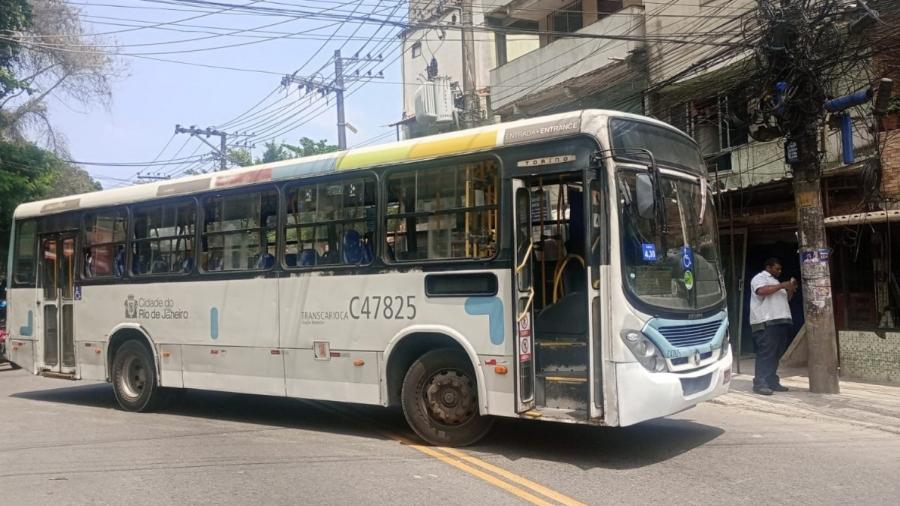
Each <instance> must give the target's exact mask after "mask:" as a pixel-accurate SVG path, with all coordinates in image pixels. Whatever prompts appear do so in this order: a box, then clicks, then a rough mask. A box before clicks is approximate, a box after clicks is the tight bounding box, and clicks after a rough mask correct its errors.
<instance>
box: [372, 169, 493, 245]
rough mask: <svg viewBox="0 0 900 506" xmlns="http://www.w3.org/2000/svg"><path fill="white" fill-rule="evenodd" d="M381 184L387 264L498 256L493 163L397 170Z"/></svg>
mask: <svg viewBox="0 0 900 506" xmlns="http://www.w3.org/2000/svg"><path fill="white" fill-rule="evenodd" d="M385 184H386V192H385V194H386V195H387V206H386V212H385V243H386V248H387V256H388V259H389V260H396V261H404V260H442V259H446V260H450V259H479V258H490V257H493V256H494V255H495V254H496V251H497V229H498V213H499V207H498V203H499V202H498V198H497V195H498V193H499V192H498V187H499V176H498V168H497V164H496V163H495V162H494V161H492V160H485V161H480V162H467V163H460V164H456V165H450V166H443V167H434V168H428V169H413V170H403V171H396V172H394V173H391V174H390V175H388V177H387V180H386V183H385Z"/></svg>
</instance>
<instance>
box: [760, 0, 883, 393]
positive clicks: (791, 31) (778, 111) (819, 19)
mask: <svg viewBox="0 0 900 506" xmlns="http://www.w3.org/2000/svg"><path fill="white" fill-rule="evenodd" d="M845 9H846V7H845V6H844V5H843V2H839V1H837V0H823V1H820V2H813V3H806V2H796V1H789V0H759V2H758V14H757V15H758V24H759V27H760V29H761V39H760V41H759V44H760V47H759V52H758V54H759V56H760V57H761V58H760V59H759V60H758V61H760V63H761V65H760V68H759V69H758V70H759V72H760V75H758V76H755V77H754V78H753V79H752V81H755V82H759V83H761V84H762V86H764V87H765V88H766V89H765V90H764V93H763V96H764V97H770V98H771V100H768V99H764V103H765V105H764V106H763V107H761V110H763V111H764V112H765V113H766V114H767V115H771V116H772V117H774V118H775V120H776V122H777V124H778V127H779V129H780V130H781V133H782V134H783V135H784V139H785V161H786V163H788V164H789V165H790V167H791V172H792V173H793V189H794V204H795V207H796V209H797V231H798V234H797V241H798V245H799V255H800V274H801V286H802V289H803V310H804V316H805V320H806V339H807V345H808V351H809V355H808V367H809V389H810V391H811V392H814V393H839V392H840V385H839V383H838V360H837V331H836V328H835V323H834V306H833V303H832V290H831V269H830V267H829V260H830V258H831V255H830V251H831V250H830V248H829V247H828V242H827V236H826V234H825V221H824V218H825V217H824V211H823V207H822V190H821V185H820V180H821V172H822V154H823V153H822V152H821V151H820V147H819V132H820V129H821V128H822V127H823V125H824V123H825V121H824V120H825V115H826V112H840V111H843V110H844V109H846V108H848V107H852V106H855V105H859V104H860V103H862V101H864V100H868V98H865V97H866V96H867V97H871V96H872V95H871V93H868V92H867V93H863V92H857V93H855V94H853V95H852V96H848V97H840V99H832V100H829V98H831V97H830V96H829V91H830V88H831V87H834V86H835V85H837V84H839V80H840V79H843V78H845V76H841V75H838V76H835V75H834V74H833V72H834V69H835V68H839V67H838V65H839V64H840V63H841V62H844V61H853V58H854V55H853V51H854V50H857V51H858V50H859V47H858V46H856V45H855V44H858V42H856V41H854V35H853V34H852V33H846V34H842V33H839V32H838V28H839V27H840V25H839V24H838V22H837V20H838V19H840V17H841V16H842V15H843V14H845V13H846V10H845ZM875 16H876V17H877V14H875ZM844 38H846V39H847V40H848V41H849V43H847V44H843V45H841V44H837V42H840V41H842V40H843V39H844ZM826 76H831V77H826ZM841 119H842V121H844V122H845V128H844V130H845V131H846V137H847V138H849V150H850V151H851V153H849V154H850V155H851V157H852V141H853V139H852V128H849V127H848V126H846V124H847V123H849V121H850V117H849V115H847V116H846V117H844V118H841ZM844 142H845V144H844V146H847V141H846V139H845V141H844ZM846 149H847V148H845V150H846ZM847 154H848V153H845V161H846V160H847V159H848V157H847Z"/></svg>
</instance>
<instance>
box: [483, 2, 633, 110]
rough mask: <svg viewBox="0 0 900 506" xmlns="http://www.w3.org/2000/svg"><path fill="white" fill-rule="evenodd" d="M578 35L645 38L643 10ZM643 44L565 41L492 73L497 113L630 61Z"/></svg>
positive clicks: (624, 12)
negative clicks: (623, 61) (627, 60)
mask: <svg viewBox="0 0 900 506" xmlns="http://www.w3.org/2000/svg"><path fill="white" fill-rule="evenodd" d="M578 33H589V34H598V35H600V34H602V35H631V36H642V35H643V34H644V31H643V9H642V8H641V7H629V8H627V9H623V10H622V11H620V12H619V13H617V14H613V15H610V16H609V17H607V18H605V19H602V20H600V21H598V22H596V23H594V24H592V25H590V26H586V27H584V28H582V29H581V30H578ZM639 45H640V43H639V42H630V41H619V40H607V39H577V38H563V39H559V40H556V41H553V42H552V43H550V44H549V45H547V46H544V47H542V48H540V49H537V50H535V51H532V52H530V53H527V54H525V55H523V56H520V57H519V58H516V59H515V60H512V61H510V62H509V63H507V64H506V65H502V66H500V67H497V68H496V69H494V70H492V71H491V102H492V106H493V108H494V109H495V110H497V109H501V108H503V107H507V106H509V105H511V104H512V103H514V102H515V101H516V100H518V99H521V98H523V97H526V96H529V95H531V94H536V93H540V92H541V91H543V90H546V89H548V88H551V87H553V86H557V85H559V84H560V83H563V82H565V81H567V80H569V79H574V78H576V77H579V76H582V75H584V74H588V73H590V72H594V71H596V70H597V69H600V68H602V67H605V66H607V65H609V64H610V63H611V62H612V61H613V60H611V58H613V59H622V58H625V57H627V56H628V55H629V54H630V52H631V51H633V50H634V49H635V48H636V47H638V46H639Z"/></svg>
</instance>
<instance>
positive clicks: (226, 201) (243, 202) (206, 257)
mask: <svg viewBox="0 0 900 506" xmlns="http://www.w3.org/2000/svg"><path fill="white" fill-rule="evenodd" d="M203 210H204V215H203V216H204V217H203V225H202V226H203V228H202V230H201V232H202V240H201V242H200V265H201V267H202V268H203V270H204V271H206V272H216V271H245V270H267V269H271V268H272V267H273V266H274V265H275V250H276V246H277V235H276V233H277V223H278V194H277V193H276V192H275V191H274V190H265V191H261V192H253V193H235V194H226V195H215V196H210V197H207V198H205V199H204V200H203Z"/></svg>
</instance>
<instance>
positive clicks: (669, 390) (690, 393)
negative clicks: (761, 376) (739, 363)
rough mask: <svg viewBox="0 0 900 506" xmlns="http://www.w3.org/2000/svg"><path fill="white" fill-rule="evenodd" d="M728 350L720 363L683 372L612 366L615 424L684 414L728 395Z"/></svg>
mask: <svg viewBox="0 0 900 506" xmlns="http://www.w3.org/2000/svg"><path fill="white" fill-rule="evenodd" d="M731 362H732V357H731V350H730V349H729V350H728V354H727V355H725V357H723V358H722V359H721V360H718V361H716V362H713V363H712V364H709V365H707V366H706V367H703V368H701V369H697V370H695V371H690V372H684V373H652V372H650V371H648V370H647V369H645V368H644V367H643V366H642V365H641V364H639V363H637V362H629V363H618V364H616V382H617V384H618V407H619V425H621V426H625V425H632V424H635V423H638V422H643V421H645V420H650V419H653V418H659V417H662V416H667V415H671V414H674V413H678V412H679V411H684V410H685V409H688V408H690V407H692V406H694V405H696V404H698V403H700V402H703V401H707V400H710V399H712V398H714V397H718V396H719V395H722V394H724V393H726V392H728V386H729V385H730V383H731Z"/></svg>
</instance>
